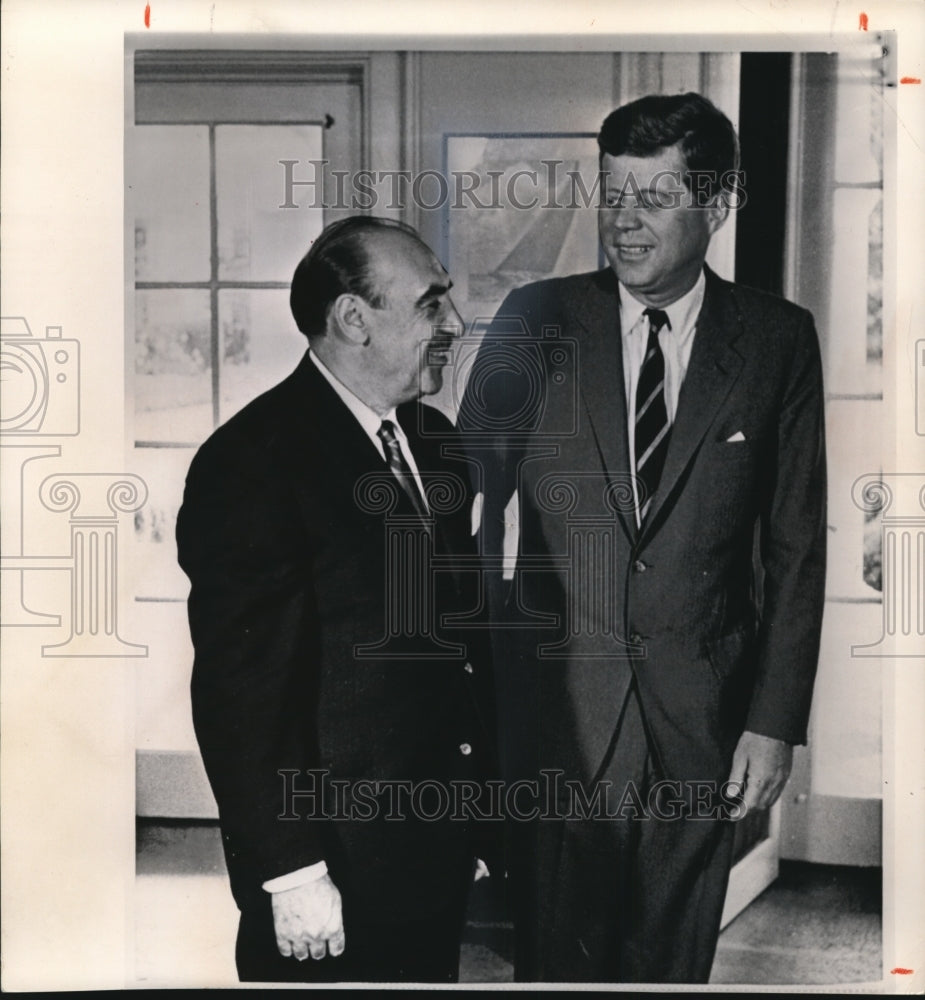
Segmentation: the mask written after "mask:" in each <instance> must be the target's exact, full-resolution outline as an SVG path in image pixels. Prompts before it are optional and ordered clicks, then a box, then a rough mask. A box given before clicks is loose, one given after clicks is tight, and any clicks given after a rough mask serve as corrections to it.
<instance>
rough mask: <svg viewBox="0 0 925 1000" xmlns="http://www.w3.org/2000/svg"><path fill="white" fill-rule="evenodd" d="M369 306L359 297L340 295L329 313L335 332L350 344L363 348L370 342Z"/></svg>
mask: <svg viewBox="0 0 925 1000" xmlns="http://www.w3.org/2000/svg"><path fill="white" fill-rule="evenodd" d="M367 310H368V306H367V305H366V303H365V302H364V301H363V299H361V298H360V296H359V295H353V294H350V293H344V294H343V295H338V296H337V298H336V299H335V300H334V304H333V305H332V306H331V311H330V313H329V317H330V319H331V320H332V321H333V324H332V325H333V326H334V331H335V332H336V333H338V334H340V336H341V337H342V338H343V339H344V340H346V341H348V343H351V344H355V345H356V346H362V345H364V344H366V343H367V342H368V341H369V330H368V328H367V322H366V319H367Z"/></svg>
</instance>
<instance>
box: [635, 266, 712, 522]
mask: <svg viewBox="0 0 925 1000" xmlns="http://www.w3.org/2000/svg"><path fill="white" fill-rule="evenodd" d="M618 284H619V287H620V329H621V331H622V333H623V337H622V340H623V380H624V385H625V388H626V421H627V423H626V426H627V428H628V430H629V433H628V434H627V437H628V438H629V449H630V469H631V470H633V471H634V472H635V470H636V442H635V437H636V435H635V434H634V433H633V431H634V428H635V426H636V386H637V384H638V383H639V372H640V371H641V369H642V362H643V361H644V360H645V356H646V342H647V341H648V339H649V323H648V319H647V317H645V316H643V312H644V311H645V309H646V305H645V303H643V302H640V301H639V300H638V299H635V298H633V295H632V293H631V292H630V291H629V290H628V289H627V288H626V287H625V286H624V285H623V284H622V283H620V282H618ZM705 288H706V279H705V278H704V275H703V271H701V272H700V277H699V278H698V279H697V282H696V284H695V285H694V287H693V288H692V289H691V290H690V291H689V292H687V294H685V295H683V296H682V297H681V298H680V299H678V300H677V302H672V303H671V305H669V306H665V307H664V310H663V311H664V312H665V313H667V314H668V323H669V324H670V326H671V329H668V327H667V326H663V327H662V329H661V330H659V334H658V343H659V346H660V347H661V349H662V354H663V355H664V356H665V406H666V408H667V410H668V422H669V423H671V424H673V423H674V418H675V414H676V413H677V412H678V398H679V397H680V395H681V385H682V384H683V382H684V376H685V375H686V374H687V366H688V364H689V362H690V359H691V348H692V347H693V345H694V334H695V332H696V326H697V317H698V316H699V315H700V307H701V306H702V305H703V293H704V289H705ZM633 495H634V497H636V517H637V521H638V518H639V497H638V495H637V494H636V480H635V478H634V479H633Z"/></svg>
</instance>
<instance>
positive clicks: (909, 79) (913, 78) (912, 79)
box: [899, 76, 922, 83]
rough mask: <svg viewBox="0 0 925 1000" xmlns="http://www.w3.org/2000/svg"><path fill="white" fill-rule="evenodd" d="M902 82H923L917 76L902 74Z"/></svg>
mask: <svg viewBox="0 0 925 1000" xmlns="http://www.w3.org/2000/svg"><path fill="white" fill-rule="evenodd" d="M899 82H900V83H921V82H922V81H921V79H920V78H919V77H917V76H902V77H900V78H899Z"/></svg>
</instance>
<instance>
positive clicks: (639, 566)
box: [633, 559, 649, 573]
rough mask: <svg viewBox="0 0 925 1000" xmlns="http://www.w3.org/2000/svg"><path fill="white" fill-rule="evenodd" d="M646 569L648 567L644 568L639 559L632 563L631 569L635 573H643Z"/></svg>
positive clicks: (644, 565)
mask: <svg viewBox="0 0 925 1000" xmlns="http://www.w3.org/2000/svg"><path fill="white" fill-rule="evenodd" d="M648 568H649V567H648V566H646V564H645V563H644V562H643V561H642V560H641V559H637V560H636V562H634V563H633V569H634V570H636V572H637V573H645V571H646V570H647V569H648Z"/></svg>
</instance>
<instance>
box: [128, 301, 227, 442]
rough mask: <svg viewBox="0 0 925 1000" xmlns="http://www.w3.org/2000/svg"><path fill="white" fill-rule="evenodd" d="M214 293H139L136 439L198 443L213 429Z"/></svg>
mask: <svg viewBox="0 0 925 1000" xmlns="http://www.w3.org/2000/svg"><path fill="white" fill-rule="evenodd" d="M211 328H212V324H211V320H210V315H209V293H208V292H206V291H198V290H197V291H191V290H174V289H166V290H150V291H149V290H138V291H136V292H135V440H136V441H157V442H164V443H169V444H177V443H186V444H191V443H198V442H200V441H202V440H203V439H204V438H206V437H207V436H208V434H209V432H210V431H211V430H212V357H211V354H212V351H211V346H210V345H211Z"/></svg>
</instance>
